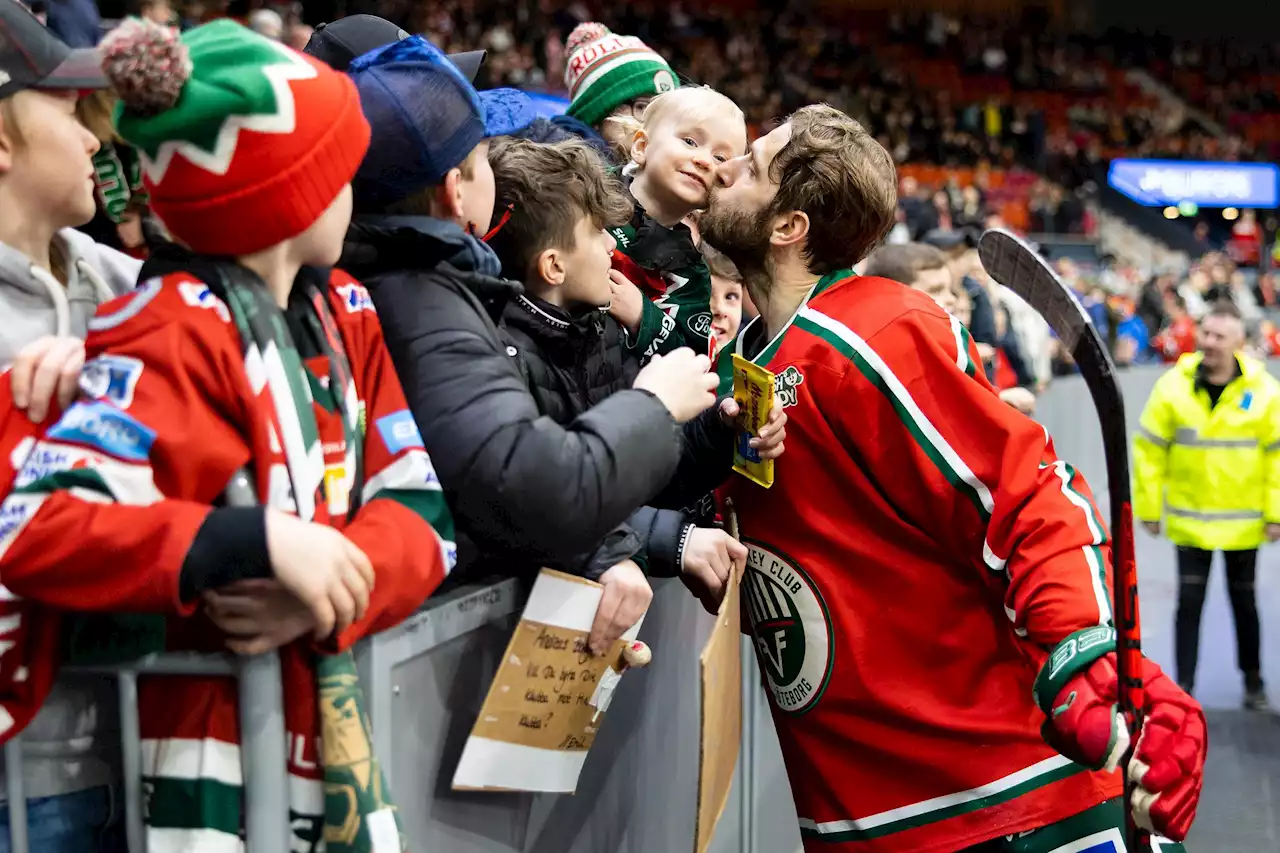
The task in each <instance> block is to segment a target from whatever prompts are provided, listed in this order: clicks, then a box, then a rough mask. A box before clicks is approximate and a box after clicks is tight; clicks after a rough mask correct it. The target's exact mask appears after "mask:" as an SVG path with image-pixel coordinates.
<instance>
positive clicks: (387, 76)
mask: <svg viewBox="0 0 1280 853" xmlns="http://www.w3.org/2000/svg"><path fill="white" fill-rule="evenodd" d="M347 73H348V74H349V75H350V76H351V79H352V80H353V81H354V82H355V84H356V89H357V90H359V92H360V105H361V107H363V109H364V114H365V117H366V118H368V120H369V125H370V126H371V127H372V128H373V138H372V140H371V142H370V145H369V152H368V153H367V154H365V158H364V162H363V163H361V164H360V169H359V171H358V172H357V173H356V176H355V179H354V180H353V181H352V187H353V189H354V190H355V195H356V204H357V205H358V206H360V207H362V208H366V209H368V208H375V209H376V208H380V207H383V206H385V205H388V204H391V203H393V202H396V201H399V200H400V199H403V198H407V197H408V196H410V195H412V194H413V193H415V192H417V191H418V190H420V189H422V188H424V187H429V186H432V185H434V184H438V183H440V182H441V181H442V180H444V176H445V175H447V174H448V173H449V171H450V170H451V169H456V168H457V167H458V166H460V165H461V164H462V162H463V161H464V160H466V159H467V157H468V156H469V155H470V154H471V151H472V150H473V149H474V148H475V147H476V146H477V145H479V144H480V143H481V142H483V141H484V140H485V139H490V138H492V137H495V136H509V135H511V134H514V133H517V132H519V131H521V130H523V129H524V128H526V127H528V126H529V125H530V124H531V123H532V122H533V120H534V118H536V117H537V110H536V109H535V108H534V105H533V101H531V100H530V99H529V97H528V96H527V95H525V94H524V93H523V92H520V91H517V90H515V89H492V90H490V91H486V92H477V91H476V90H475V87H474V86H472V85H471V82H470V81H469V80H467V79H466V77H465V76H463V74H462V73H461V72H460V71H459V70H458V68H457V66H455V65H454V64H453V63H452V62H450V61H449V57H448V56H446V55H445V54H444V53H442V52H441V51H440V50H439V49H437V48H436V47H435V46H434V45H432V44H431V43H430V42H429V41H427V40H426V39H424V38H422V37H421V36H410V37H409V38H406V39H402V40H400V41H397V42H393V43H392V44H388V45H385V46H383V47H380V48H377V49H376V50H372V51H370V52H369V53H366V54H364V55H363V56H359V57H357V58H356V59H354V60H352V62H351V65H350V66H349V68H348V69H347Z"/></svg>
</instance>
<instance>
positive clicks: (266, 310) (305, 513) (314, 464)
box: [221, 267, 405, 853]
mask: <svg viewBox="0 0 1280 853" xmlns="http://www.w3.org/2000/svg"><path fill="white" fill-rule="evenodd" d="M222 270H223V272H224V275H223V276H222V282H221V283H222V284H223V285H224V288H223V293H222V294H221V295H222V296H223V298H224V301H225V302H226V304H227V307H228V308H229V309H230V311H231V317H232V319H233V320H234V321H235V325H236V328H237V329H238V330H239V332H240V340H241V343H242V344H243V346H244V365H245V373H246V376H247V378H248V380H249V385H250V388H251V389H252V390H253V392H254V393H255V394H259V395H262V394H264V393H265V394H267V395H268V396H269V398H270V402H271V404H272V405H271V408H272V409H273V412H274V418H273V423H272V430H273V440H272V445H273V447H280V448H281V449H282V451H283V455H284V461H285V468H286V470H287V471H288V481H289V488H288V489H282V488H279V487H278V486H275V487H273V486H274V484H271V483H269V482H266V479H267V478H262V477H260V478H259V495H260V500H261V501H262V502H263V503H265V504H266V505H268V506H271V507H273V508H274V509H278V510H282V511H286V512H288V511H293V512H296V514H297V515H298V517H300V518H302V519H303V520H305V521H312V520H315V519H316V517H317V500H316V498H317V495H318V494H319V490H320V485H321V482H322V481H323V479H324V473H325V465H324V457H323V453H322V449H321V444H320V435H319V429H318V427H317V426H316V417H315V410H314V400H313V398H312V392H311V385H310V383H309V382H308V381H307V372H306V367H305V365H304V364H303V361H302V357H301V356H300V355H299V353H298V350H297V347H296V346H295V345H294V342H293V339H292V337H291V336H290V334H289V329H288V326H287V325H286V322H285V317H284V313H283V312H282V311H281V310H280V308H279V307H278V306H277V305H276V304H275V302H274V301H272V299H271V296H270V294H268V293H267V291H266V289H265V288H264V287H262V285H261V283H260V282H258V281H257V280H256V279H255V278H254V277H253V276H252V275H251V274H249V273H247V271H244V270H243V269H242V268H239V267H223V268H222ZM304 280H305V279H304V278H300V280H299V281H300V283H301V282H303V281H304ZM302 286H303V287H304V288H305V290H304V292H303V293H302V294H301V296H302V297H303V298H304V299H305V300H306V301H307V303H309V305H310V307H311V309H312V310H310V311H306V312H305V322H307V323H308V324H310V325H311V326H312V331H313V332H314V333H315V334H314V337H315V338H316V340H318V341H320V342H321V345H322V348H323V349H324V350H325V355H327V356H328V362H329V377H328V380H329V383H328V387H329V389H330V391H331V393H333V394H334V395H335V397H337V398H338V399H337V400H335V402H338V403H339V404H340V405H341V407H342V411H343V413H344V417H343V426H344V433H345V439H346V453H347V466H348V467H347V469H346V470H348V471H355V472H356V476H355V482H356V483H359V482H360V481H361V479H362V475H361V472H362V470H363V466H362V455H363V453H362V450H363V445H364V439H363V435H362V432H363V429H362V424H361V415H360V403H359V398H358V395H357V393H356V386H355V380H354V377H353V375H352V371H351V365H350V363H349V361H348V360H347V357H346V352H345V349H344V347H343V345H342V338H341V335H340V334H339V331H338V328H337V324H336V322H335V321H334V319H333V316H332V314H331V313H330V311H329V306H328V302H327V300H326V298H325V295H324V294H323V293H322V292H321V291H320V289H319V288H318V287H317V286H316V285H315V284H313V283H305V284H302ZM260 467H261V466H260ZM359 492H360V489H359V487H358V486H357V488H356V489H354V490H353V493H354V494H356V495H358V494H359ZM357 503H358V502H357V501H356V500H354V499H353V501H352V505H351V510H350V512H351V513H352V514H354V512H355V510H356V508H357V506H356V505H357ZM314 668H315V675H316V686H315V689H316V693H317V697H318V701H319V706H320V713H319V720H320V729H321V730H320V732H319V733H318V734H319V736H320V763H321V765H322V767H323V775H324V790H325V798H324V830H323V837H324V840H325V849H326V853H384V851H385V853H401V851H403V850H404V849H405V847H404V842H403V836H402V834H401V830H400V825H399V817H398V815H397V812H396V810H395V807H394V806H393V805H392V803H391V801H390V792H389V791H388V788H387V784H386V779H385V777H384V775H383V773H382V769H381V765H380V764H379V762H378V759H377V757H376V756H375V755H374V754H373V746H372V739H371V737H370V732H369V718H368V714H367V713H366V712H365V709H364V692H363V691H362V690H361V688H360V683H359V679H358V677H357V675H356V666H355V659H354V657H353V656H352V654H351V653H350V652H343V653H341V654H337V655H323V654H321V655H316V657H315V661H314ZM304 734H305V733H304ZM249 794H250V795H252V792H249Z"/></svg>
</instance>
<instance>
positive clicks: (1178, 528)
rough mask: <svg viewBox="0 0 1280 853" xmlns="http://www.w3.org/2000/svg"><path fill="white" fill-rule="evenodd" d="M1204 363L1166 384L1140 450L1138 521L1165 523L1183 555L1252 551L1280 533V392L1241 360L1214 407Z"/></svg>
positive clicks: (1186, 361) (1178, 369)
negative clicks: (1269, 528) (1201, 377)
mask: <svg viewBox="0 0 1280 853" xmlns="http://www.w3.org/2000/svg"><path fill="white" fill-rule="evenodd" d="M1201 358H1202V356H1201V354H1200V353H1191V354H1188V355H1184V356H1182V358H1180V359H1178V363H1177V365H1175V366H1174V367H1173V368H1171V369H1170V370H1169V371H1168V372H1167V373H1165V374H1164V375H1163V376H1161V377H1160V379H1159V380H1157V382H1156V385H1155V388H1154V389H1153V390H1152V392H1151V397H1150V399H1148V400H1147V405H1146V407H1145V408H1144V409H1143V411H1142V421H1141V425H1140V426H1139V428H1138V431H1137V434H1136V435H1135V436H1134V441H1133V466H1134V467H1133V480H1134V483H1133V512H1134V515H1135V516H1136V517H1137V518H1138V519H1140V520H1142V521H1155V520H1158V519H1160V517H1161V515H1163V516H1164V523H1165V532H1166V533H1167V534H1168V536H1169V539H1170V540H1171V541H1172V542H1173V543H1174V544H1176V545H1187V546H1191V547H1194V548H1204V549H1206V550H1218V549H1222V550H1243V549H1248V548H1257V547H1258V546H1259V545H1261V544H1262V542H1263V534H1264V530H1265V524H1266V523H1267V522H1276V523H1280V382H1277V380H1276V379H1275V378H1274V377H1273V376H1271V374H1269V373H1268V372H1267V368H1266V366H1265V365H1263V364H1261V363H1260V362H1257V361H1254V360H1253V359H1250V358H1246V357H1245V356H1242V355H1241V356H1237V358H1238V360H1239V362H1240V370H1241V375H1240V376H1237V377H1236V378H1235V379H1233V380H1232V381H1231V382H1230V383H1229V384H1228V385H1227V387H1226V388H1225V389H1223V392H1222V396H1221V397H1220V398H1219V399H1218V404H1217V405H1216V406H1212V407H1211V406H1210V401H1209V393H1208V392H1207V391H1206V390H1205V389H1204V388H1197V387H1196V371H1197V369H1198V368H1199V366H1200V360H1201Z"/></svg>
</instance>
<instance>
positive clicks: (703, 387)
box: [632, 347, 720, 424]
mask: <svg viewBox="0 0 1280 853" xmlns="http://www.w3.org/2000/svg"><path fill="white" fill-rule="evenodd" d="M710 369H711V359H710V358H708V357H707V356H705V355H694V354H693V350H691V349H689V348H688V347H681V348H680V349H678V350H676V351H674V352H671V353H668V354H667V355H655V356H654V357H653V360H652V361H650V362H649V363H648V364H647V365H646V366H645V368H644V369H643V370H641V371H640V375H639V376H637V377H636V381H635V382H634V383H633V384H632V387H633V388H637V389H640V390H642V391H648V392H649V393H650V394H652V395H653V396H655V397H657V398H658V399H659V400H661V401H662V405H664V406H666V407H667V411H669V412H671V417H673V418H675V420H676V423H681V424H682V423H685V422H686V421H691V420H693V419H694V418H695V417H697V416H698V415H699V414H701V413H702V412H703V411H705V410H706V409H707V408H709V407H710V406H711V405H712V404H714V403H715V401H716V386H717V385H718V384H719V382H720V379H719V377H718V376H716V375H715V374H714V373H708V371H709V370H710Z"/></svg>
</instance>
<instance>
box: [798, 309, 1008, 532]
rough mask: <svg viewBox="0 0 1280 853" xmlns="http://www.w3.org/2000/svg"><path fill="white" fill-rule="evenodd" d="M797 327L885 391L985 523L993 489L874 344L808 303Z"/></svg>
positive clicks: (923, 447) (926, 451)
mask: <svg viewBox="0 0 1280 853" xmlns="http://www.w3.org/2000/svg"><path fill="white" fill-rule="evenodd" d="M796 327H797V328H801V329H804V330H805V331H807V332H808V333H809V334H811V335H816V336H817V337H819V338H821V339H822V340H823V341H825V342H826V343H828V344H830V345H831V346H832V347H833V348H834V349H835V350H837V351H838V352H840V353H842V354H843V355H844V356H846V357H847V358H848V359H849V360H850V361H852V363H853V365H854V366H855V367H856V368H857V369H858V371H859V372H860V373H861V374H862V375H863V376H864V377H865V378H866V379H867V381H869V382H870V383H871V384H872V385H874V386H875V387H876V388H877V389H879V391H880V392H881V393H882V394H884V396H885V397H886V399H888V401H889V404H890V405H891V406H892V407H893V410H894V411H895V412H896V413H897V415H898V417H899V419H900V420H901V421H902V424H903V426H904V427H906V429H907V431H908V433H910V435H911V437H912V438H913V439H914V440H915V441H916V443H917V444H918V445H919V446H920V449H921V450H922V451H923V452H924V454H925V455H926V456H927V457H929V459H930V460H931V461H932V462H933V463H934V465H936V466H937V468H938V470H939V471H940V472H941V473H942V475H943V476H944V477H946V478H947V480H948V481H950V482H951V484H952V485H954V486H955V487H956V488H957V489H958V490H959V491H960V492H961V493H962V494H964V495H965V497H967V498H968V499H969V500H970V501H971V502H972V503H973V505H974V507H975V508H976V509H977V510H978V514H979V515H980V517H981V518H982V521H983V523H984V524H985V523H986V522H987V521H988V520H989V519H990V517H991V513H992V512H993V511H994V509H995V500H994V499H993V498H992V496H991V490H990V489H989V488H988V487H987V485H986V484H985V483H983V482H982V481H981V480H980V479H979V478H978V476H977V475H976V474H974V473H973V471H972V470H970V468H969V466H968V465H967V464H965V461H964V460H963V459H961V458H960V454H958V453H956V451H955V449H954V448H953V447H951V445H950V444H948V443H947V440H946V439H945V438H943V437H942V434H941V433H939V432H938V430H937V428H936V427H935V426H934V425H933V424H932V423H931V422H930V421H929V419H928V418H927V417H925V414H924V412H922V411H921V410H920V407H919V406H918V405H916V402H915V400H913V399H912V398H911V394H910V393H908V391H907V389H906V386H904V385H903V384H902V381H901V380H900V379H898V377H897V376H895V375H894V373H893V371H892V370H890V369H889V366H888V365H887V364H885V363H884V360H883V359H881V358H880V355H879V354H878V353H877V352H876V351H875V350H874V349H872V347H871V345H870V344H868V343H867V342H866V341H864V340H863V339H862V338H860V337H859V336H858V335H857V334H855V333H854V332H853V331H852V330H851V329H850V328H849V327H848V326H846V325H844V324H843V323H841V322H840V321H838V320H834V319H832V318H831V317H828V316H826V315H825V314H822V313H820V312H818V311H815V310H814V309H812V308H808V307H806V308H803V309H801V311H800V314H799V316H798V317H797V318H796Z"/></svg>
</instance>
